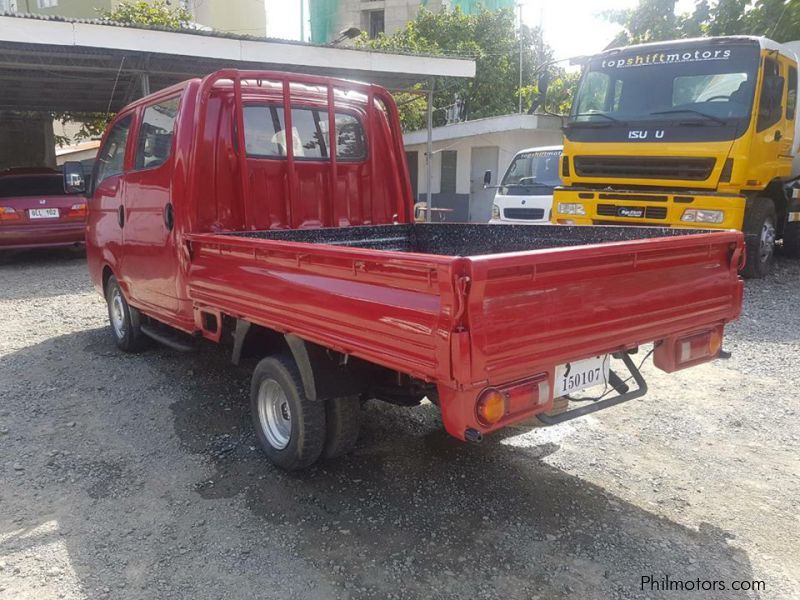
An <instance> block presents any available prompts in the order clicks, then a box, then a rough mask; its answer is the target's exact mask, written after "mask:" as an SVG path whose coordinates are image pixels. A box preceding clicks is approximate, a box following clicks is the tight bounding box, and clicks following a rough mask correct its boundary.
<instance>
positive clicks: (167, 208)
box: [164, 202, 175, 231]
mask: <svg viewBox="0 0 800 600" xmlns="http://www.w3.org/2000/svg"><path fill="white" fill-rule="evenodd" d="M164 226H165V227H166V228H167V231H172V228H173V227H175V211H174V210H173V208H172V202H167V203H166V204H165V205H164Z"/></svg>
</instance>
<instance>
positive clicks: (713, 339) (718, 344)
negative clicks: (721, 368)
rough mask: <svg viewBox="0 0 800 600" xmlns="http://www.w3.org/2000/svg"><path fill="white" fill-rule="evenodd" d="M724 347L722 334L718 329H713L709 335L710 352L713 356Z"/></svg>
mask: <svg viewBox="0 0 800 600" xmlns="http://www.w3.org/2000/svg"><path fill="white" fill-rule="evenodd" d="M721 349H722V336H721V335H720V334H719V331H718V330H716V329H715V330H713V331H712V332H711V334H710V335H709V336H708V352H709V354H711V356H716V355H717V354H719V351H720V350H721Z"/></svg>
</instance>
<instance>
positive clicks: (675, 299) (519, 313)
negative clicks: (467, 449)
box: [188, 224, 743, 438]
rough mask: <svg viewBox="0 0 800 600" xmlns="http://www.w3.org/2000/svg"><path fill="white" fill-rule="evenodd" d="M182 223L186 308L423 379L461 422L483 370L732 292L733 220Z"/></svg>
mask: <svg viewBox="0 0 800 600" xmlns="http://www.w3.org/2000/svg"><path fill="white" fill-rule="evenodd" d="M188 239H189V242H190V245H189V254H190V256H191V268H190V272H189V273H190V277H189V294H190V297H191V299H192V302H193V303H194V308H195V310H196V311H200V312H202V311H211V312H212V313H213V314H219V313H224V314H227V315H230V316H233V317H236V318H240V319H245V320H247V321H250V322H253V323H257V324H259V325H263V326H265V327H268V328H271V329H274V330H277V331H279V332H282V333H292V334H294V335H297V336H298V337H300V338H302V339H304V340H306V341H310V342H313V343H316V344H319V345H321V346H323V347H325V348H329V349H333V350H336V351H338V352H341V353H344V354H352V355H354V356H356V357H358V358H362V359H365V360H367V361H369V362H372V363H375V364H377V365H381V366H383V367H386V368H389V369H392V370H396V371H399V372H401V373H406V374H408V375H411V376H412V377H416V378H418V379H421V380H424V381H428V382H435V383H436V384H437V387H438V390H439V396H440V399H441V408H442V416H443V420H444V424H445V427H446V428H447V430H448V431H449V432H450V433H452V434H453V435H455V436H457V437H462V438H463V436H464V432H465V430H466V429H467V428H470V427H472V428H476V427H479V426H478V425H477V424H476V422H475V419H474V402H475V397H476V394H477V393H479V392H480V390H482V389H485V388H486V386H487V385H489V386H491V385H494V386H502V385H507V384H509V383H510V382H515V381H520V380H525V378H529V377H531V376H532V375H535V374H539V375H541V376H542V377H546V378H547V380H548V381H549V382H552V381H553V377H554V370H555V368H556V366H557V365H559V364H563V363H566V362H569V361H573V360H579V359H583V358H587V357H590V356H596V355H601V354H606V353H612V352H620V351H623V350H625V349H630V348H634V347H636V346H638V345H639V344H642V343H646V342H658V341H659V340H665V339H668V338H669V339H673V338H675V337H676V336H681V335H687V334H690V333H692V332H697V331H708V330H710V329H711V328H714V329H715V330H717V331H719V332H721V331H722V329H721V328H722V327H723V326H724V324H725V323H726V322H728V321H730V320H732V319H735V318H736V317H737V316H738V314H739V311H740V310H741V303H742V283H741V279H740V278H739V277H738V276H737V268H738V266H739V263H740V259H741V255H742V251H743V240H742V234H741V233H740V232H736V231H706V230H696V229H695V230H691V229H666V228H647V227H636V228H633V227H614V226H608V227H567V226H548V225H488V224H487V225H472V224H413V225H412V224H404V225H383V226H374V227H342V228H338V229H306V230H271V231H252V232H236V233H222V234H221V233H207V234H191V235H189V236H188ZM218 311H219V312H218ZM545 409H546V407H545V406H544V405H542V406H539V407H538V408H537V410H545ZM529 410H531V411H532V410H534V409H533V408H531V409H529ZM526 414H527V413H526ZM518 416H519V415H517V417H518ZM509 418H512V417H511V416H509ZM514 418H516V417H514ZM499 426H500V425H497V427H499ZM483 431H486V428H484V429H483Z"/></svg>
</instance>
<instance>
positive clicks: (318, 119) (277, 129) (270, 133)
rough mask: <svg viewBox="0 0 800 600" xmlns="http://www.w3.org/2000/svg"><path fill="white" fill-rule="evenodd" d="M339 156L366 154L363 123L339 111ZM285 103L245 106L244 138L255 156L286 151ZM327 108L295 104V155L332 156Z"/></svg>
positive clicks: (350, 157) (307, 157)
mask: <svg viewBox="0 0 800 600" xmlns="http://www.w3.org/2000/svg"><path fill="white" fill-rule="evenodd" d="M334 118H335V120H336V123H335V127H336V159H337V160H340V161H358V160H363V159H365V158H366V156H367V145H366V138H365V135H364V127H363V126H362V124H361V121H360V120H359V119H358V117H356V116H355V115H352V114H349V113H342V112H337V113H336V114H335V117H334ZM284 120H285V116H284V110H283V107H282V106H274V105H266V104H249V105H247V106H245V107H244V139H245V147H246V149H247V155H248V156H250V157H253V158H284V157H286V154H287V149H286V146H287V144H286V141H287V140H286V131H285V130H284V127H285V126H284ZM329 131H330V129H329V123H328V112H327V111H326V110H317V109H313V108H299V107H294V108H292V156H294V158H295V159H300V160H327V159H328V157H329V156H330V153H329V150H328V145H329V140H330V136H329Z"/></svg>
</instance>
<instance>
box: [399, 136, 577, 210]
mask: <svg viewBox="0 0 800 600" xmlns="http://www.w3.org/2000/svg"><path fill="white" fill-rule="evenodd" d="M560 143H561V131H559V130H557V129H541V130H530V129H523V130H518V131H503V132H499V133H487V134H483V135H476V136H472V137H469V138H462V139H457V140H443V141H441V142H434V144H433V161H432V163H431V175H432V176H431V180H432V184H431V193H433V194H438V193H439V192H440V190H441V172H442V154H441V151H442V150H455V151H457V153H458V154H457V162H456V193H457V194H469V192H470V167H471V164H472V148H475V147H483V146H497V148H498V149H499V153H498V154H499V159H498V162H499V164H498V167H497V171H498V172H496V173H492V182H493V183H496V182H497V181H499V180H500V178H502V176H503V175H504V174H505V172H506V169H507V168H508V165H509V164H510V163H511V159H512V158H514V155H515V154H516V153H517V152H519V151H520V150H524V149H525V148H531V147H534V146H554V145H557V144H560ZM426 148H427V147H426V145H425V144H413V145H407V146H406V151H407V152H413V151H416V152H417V168H418V169H419V178H418V183H417V190H416V191H417V197H418V198H419V199H420V200H424V199H425V198H424V196H425V193H426V192H427V188H426V175H425V151H426Z"/></svg>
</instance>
